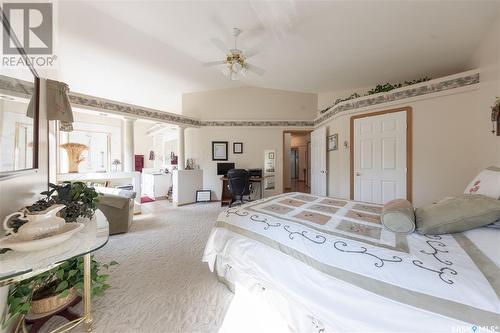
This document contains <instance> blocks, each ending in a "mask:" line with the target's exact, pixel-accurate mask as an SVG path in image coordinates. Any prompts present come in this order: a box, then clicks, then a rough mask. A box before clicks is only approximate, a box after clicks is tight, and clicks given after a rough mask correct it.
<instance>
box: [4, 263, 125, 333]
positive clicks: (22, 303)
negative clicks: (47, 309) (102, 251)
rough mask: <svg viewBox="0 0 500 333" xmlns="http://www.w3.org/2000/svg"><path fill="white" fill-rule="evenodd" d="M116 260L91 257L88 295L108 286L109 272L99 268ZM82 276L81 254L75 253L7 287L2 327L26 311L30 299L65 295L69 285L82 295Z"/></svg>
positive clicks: (96, 294)
mask: <svg viewBox="0 0 500 333" xmlns="http://www.w3.org/2000/svg"><path fill="white" fill-rule="evenodd" d="M117 264H118V263H117V262H116V261H111V262H110V263H109V264H102V263H99V262H98V261H96V260H95V259H94V258H93V257H92V259H91V263H90V270H91V274H90V276H91V286H92V288H91V295H92V296H101V295H102V294H103V293H104V292H105V291H106V289H108V288H110V285H109V284H107V283H106V280H107V279H108V276H109V275H107V274H101V270H102V269H103V268H104V269H106V270H107V269H108V268H109V267H110V266H113V265H117ZM83 276H84V274H83V257H79V258H75V259H71V260H67V261H65V262H63V263H62V264H61V265H59V266H57V267H56V268H53V269H51V270H49V271H47V272H44V273H42V274H39V275H37V276H34V277H32V278H30V279H27V280H23V281H21V282H19V283H17V284H15V285H14V286H13V287H11V289H10V290H9V296H8V298H7V301H8V305H9V309H8V314H7V315H6V316H5V317H3V318H2V328H5V327H7V326H8V325H10V323H12V321H14V320H16V318H18V316H20V315H26V314H28V313H29V310H30V308H31V303H32V302H33V301H36V300H39V299H43V298H46V297H50V296H55V295H59V297H61V298H63V297H66V296H67V295H68V294H69V292H70V289H71V288H75V289H76V291H77V293H78V294H80V295H83Z"/></svg>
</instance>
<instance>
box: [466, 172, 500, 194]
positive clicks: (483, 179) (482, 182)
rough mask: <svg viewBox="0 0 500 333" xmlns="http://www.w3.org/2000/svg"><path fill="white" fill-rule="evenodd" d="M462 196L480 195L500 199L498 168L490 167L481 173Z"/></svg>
mask: <svg viewBox="0 0 500 333" xmlns="http://www.w3.org/2000/svg"><path fill="white" fill-rule="evenodd" d="M464 194H482V195H485V196H487V197H490V198H494V199H500V167H497V166H490V167H489V168H486V169H484V170H483V171H481V172H480V173H479V175H477V176H476V178H474V179H473V180H472V181H471V182H470V184H469V185H468V186H467V187H466V188H465V191H464Z"/></svg>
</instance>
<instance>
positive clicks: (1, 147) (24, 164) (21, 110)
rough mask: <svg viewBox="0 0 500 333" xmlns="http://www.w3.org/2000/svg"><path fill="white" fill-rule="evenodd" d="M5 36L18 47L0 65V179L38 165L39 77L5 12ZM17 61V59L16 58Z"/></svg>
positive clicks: (3, 22)
mask: <svg viewBox="0 0 500 333" xmlns="http://www.w3.org/2000/svg"><path fill="white" fill-rule="evenodd" d="M2 18H3V20H2V24H3V28H4V31H3V33H4V34H3V35H4V38H5V36H9V37H10V41H11V43H12V44H13V45H15V46H17V47H16V48H15V50H16V51H17V54H8V55H4V58H7V60H9V59H10V60H12V61H6V59H3V60H2V66H1V67H0V178H1V177H5V176H9V175H11V174H13V173H16V172H18V171H21V170H29V169H37V168H38V125H39V122H38V118H39V113H38V109H39V92H40V79H39V76H38V74H37V73H36V71H35V69H34V68H33V66H32V65H31V64H30V63H29V61H27V60H26V59H28V57H27V55H26V53H25V51H24V49H23V48H22V47H20V44H19V41H18V39H17V38H16V36H15V35H13V33H11V31H12V29H10V26H9V23H8V21H7V20H6V18H5V16H4V15H3V13H2ZM16 60H17V61H16Z"/></svg>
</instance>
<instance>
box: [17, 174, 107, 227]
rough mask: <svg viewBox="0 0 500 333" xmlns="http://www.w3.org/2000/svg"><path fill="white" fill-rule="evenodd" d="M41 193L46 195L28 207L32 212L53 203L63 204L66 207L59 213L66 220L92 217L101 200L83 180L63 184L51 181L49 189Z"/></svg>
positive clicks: (71, 220) (43, 208) (41, 209)
mask: <svg viewBox="0 0 500 333" xmlns="http://www.w3.org/2000/svg"><path fill="white" fill-rule="evenodd" d="M40 194H43V195H45V196H46V197H45V198H43V199H41V200H38V201H37V202H35V203H34V204H33V205H31V206H30V207H26V208H27V209H28V210H29V211H30V212H39V211H43V210H45V209H47V208H49V207H50V206H52V205H55V204H63V205H65V206H66V207H65V208H63V209H62V210H61V211H60V212H59V215H60V216H61V217H62V218H64V219H65V220H66V222H75V221H76V219H77V218H78V217H80V216H81V217H88V218H91V217H92V216H94V213H95V210H96V209H97V203H98V202H99V199H98V196H99V194H98V193H97V192H96V190H95V189H94V188H93V187H89V186H87V185H86V184H85V183H82V182H63V183H62V184H61V185H55V184H52V183H50V184H49V190H48V191H44V192H42V193H40ZM54 194H56V195H54Z"/></svg>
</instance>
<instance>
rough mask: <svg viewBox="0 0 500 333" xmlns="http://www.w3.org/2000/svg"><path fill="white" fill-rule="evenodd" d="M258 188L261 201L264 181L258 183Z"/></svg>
mask: <svg viewBox="0 0 500 333" xmlns="http://www.w3.org/2000/svg"><path fill="white" fill-rule="evenodd" d="M259 187H260V198H261V199H262V187H264V180H262V181H261V182H260V184H259Z"/></svg>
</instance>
